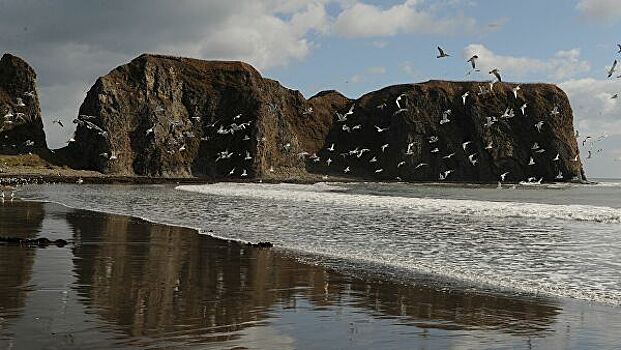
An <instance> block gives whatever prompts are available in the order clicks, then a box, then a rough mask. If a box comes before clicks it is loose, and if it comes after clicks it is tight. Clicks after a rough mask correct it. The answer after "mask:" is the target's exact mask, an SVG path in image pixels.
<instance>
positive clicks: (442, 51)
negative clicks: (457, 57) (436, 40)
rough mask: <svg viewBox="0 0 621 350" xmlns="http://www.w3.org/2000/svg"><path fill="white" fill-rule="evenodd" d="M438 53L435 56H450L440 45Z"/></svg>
mask: <svg viewBox="0 0 621 350" xmlns="http://www.w3.org/2000/svg"><path fill="white" fill-rule="evenodd" d="M438 53H439V55H438V56H436V58H444V57H449V56H450V55H449V54H447V53H446V52H444V50H442V48H441V47H440V46H438Z"/></svg>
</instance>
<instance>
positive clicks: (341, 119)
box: [336, 112, 347, 122]
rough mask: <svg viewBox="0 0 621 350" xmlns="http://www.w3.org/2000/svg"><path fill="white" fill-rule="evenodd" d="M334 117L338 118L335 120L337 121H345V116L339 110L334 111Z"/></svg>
mask: <svg viewBox="0 0 621 350" xmlns="http://www.w3.org/2000/svg"><path fill="white" fill-rule="evenodd" d="M336 118H337V119H338V120H337V121H339V122H346V121H347V116H344V115H342V114H341V113H339V112H336Z"/></svg>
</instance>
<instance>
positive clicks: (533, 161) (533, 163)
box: [528, 157, 535, 165]
mask: <svg viewBox="0 0 621 350" xmlns="http://www.w3.org/2000/svg"><path fill="white" fill-rule="evenodd" d="M528 165H535V160H534V159H533V157H530V160H529V161H528Z"/></svg>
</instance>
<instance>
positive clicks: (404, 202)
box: [177, 183, 621, 224]
mask: <svg viewBox="0 0 621 350" xmlns="http://www.w3.org/2000/svg"><path fill="white" fill-rule="evenodd" d="M177 189H179V190H182V191H189V192H196V193H202V194H208V195H217V196H236V197H248V198H263V199H275V200H291V201H304V202H309V201H310V202H317V203H325V204H326V205H334V204H338V205H348V206H349V205H351V206H365V207H382V208H401V209H407V210H409V211H411V212H412V213H418V214H425V213H429V214H437V215H451V216H454V215H462V216H463V215H465V216H475V217H493V218H530V219H541V220H550V219H554V220H575V221H588V222H600V223H610V224H619V223H621V209H616V208H610V207H600V206H591V205H555V204H540V203H516V202H494V201H478V200H463V199H434V198H412V197H395V196H390V197H388V196H376V195H368V194H349V193H345V192H343V191H344V188H343V187H339V186H335V185H328V184H325V183H320V184H315V185H296V184H255V183H216V184H210V185H184V186H178V187H177Z"/></svg>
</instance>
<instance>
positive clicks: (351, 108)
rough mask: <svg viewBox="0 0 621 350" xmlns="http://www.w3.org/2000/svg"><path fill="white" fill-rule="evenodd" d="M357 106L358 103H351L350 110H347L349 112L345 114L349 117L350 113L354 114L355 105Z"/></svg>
mask: <svg viewBox="0 0 621 350" xmlns="http://www.w3.org/2000/svg"><path fill="white" fill-rule="evenodd" d="M355 106H356V105H355V104H353V105H351V107H349V111H347V113H345V116H346V117H347V116H348V115H352V114H354V107H355Z"/></svg>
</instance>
